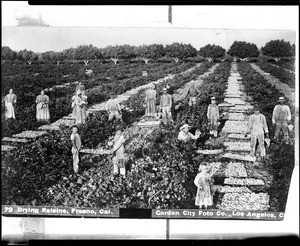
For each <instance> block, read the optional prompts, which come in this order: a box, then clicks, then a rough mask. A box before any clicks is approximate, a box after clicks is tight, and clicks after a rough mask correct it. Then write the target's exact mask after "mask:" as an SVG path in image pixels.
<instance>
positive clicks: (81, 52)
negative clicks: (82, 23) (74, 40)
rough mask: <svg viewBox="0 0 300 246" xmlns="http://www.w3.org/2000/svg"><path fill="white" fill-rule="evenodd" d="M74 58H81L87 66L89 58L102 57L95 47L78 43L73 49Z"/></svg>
mask: <svg viewBox="0 0 300 246" xmlns="http://www.w3.org/2000/svg"><path fill="white" fill-rule="evenodd" d="M74 57H75V59H76V60H83V62H84V64H85V65H86V66H87V65H88V63H89V61H90V60H100V59H101V58H102V55H101V51H100V49H98V48H97V47H94V46H93V45H92V44H90V45H79V46H78V47H77V48H76V49H75V51H74Z"/></svg>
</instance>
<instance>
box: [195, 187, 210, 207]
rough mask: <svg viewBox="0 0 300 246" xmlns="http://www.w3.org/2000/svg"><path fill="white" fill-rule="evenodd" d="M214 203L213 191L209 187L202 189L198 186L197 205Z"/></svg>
mask: <svg viewBox="0 0 300 246" xmlns="http://www.w3.org/2000/svg"><path fill="white" fill-rule="evenodd" d="M212 204H213V201H212V195H211V191H210V190H209V189H205V190H200V189H199V188H197V194H196V200H195V205H197V206H200V207H201V206H202V205H204V206H210V205H212Z"/></svg>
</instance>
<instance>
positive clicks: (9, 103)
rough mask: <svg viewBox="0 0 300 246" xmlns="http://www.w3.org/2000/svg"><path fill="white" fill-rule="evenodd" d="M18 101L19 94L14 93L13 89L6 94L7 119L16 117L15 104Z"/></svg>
mask: <svg viewBox="0 0 300 246" xmlns="http://www.w3.org/2000/svg"><path fill="white" fill-rule="evenodd" d="M16 103H17V96H16V95H15V94H14V93H13V89H10V90H9V94H7V95H6V96H5V109H6V111H5V117H6V119H10V118H13V119H15V118H16V116H15V107H14V106H15V104H16Z"/></svg>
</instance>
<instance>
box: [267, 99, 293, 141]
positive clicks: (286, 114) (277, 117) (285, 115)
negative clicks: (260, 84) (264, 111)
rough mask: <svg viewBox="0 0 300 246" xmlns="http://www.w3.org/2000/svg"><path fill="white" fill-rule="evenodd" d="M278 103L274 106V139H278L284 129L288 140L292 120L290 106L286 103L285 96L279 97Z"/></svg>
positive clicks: (285, 137)
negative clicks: (289, 125)
mask: <svg viewBox="0 0 300 246" xmlns="http://www.w3.org/2000/svg"><path fill="white" fill-rule="evenodd" d="M277 102H278V104H277V105H276V106H275V107H274V110H273V116H272V123H273V125H275V127H276V129H275V136H274V139H277V138H278V136H279V133H280V132H281V130H282V131H283V135H284V139H285V140H287V139H288V137H289V135H288V124H289V122H290V121H291V118H292V117H291V111H290V108H289V106H287V105H284V102H285V99H284V97H279V98H278V101H277Z"/></svg>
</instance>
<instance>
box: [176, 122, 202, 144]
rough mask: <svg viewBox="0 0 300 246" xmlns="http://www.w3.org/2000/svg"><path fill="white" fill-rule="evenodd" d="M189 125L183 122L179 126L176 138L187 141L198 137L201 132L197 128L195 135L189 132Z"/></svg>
mask: <svg viewBox="0 0 300 246" xmlns="http://www.w3.org/2000/svg"><path fill="white" fill-rule="evenodd" d="M190 128H191V127H190V126H189V125H188V124H184V125H183V126H181V127H180V132H179V134H178V140H180V141H184V142H187V141H188V140H191V139H198V138H199V137H200V134H201V132H200V131H199V130H197V131H196V133H195V135H194V134H192V133H191V132H189V129H190Z"/></svg>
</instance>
